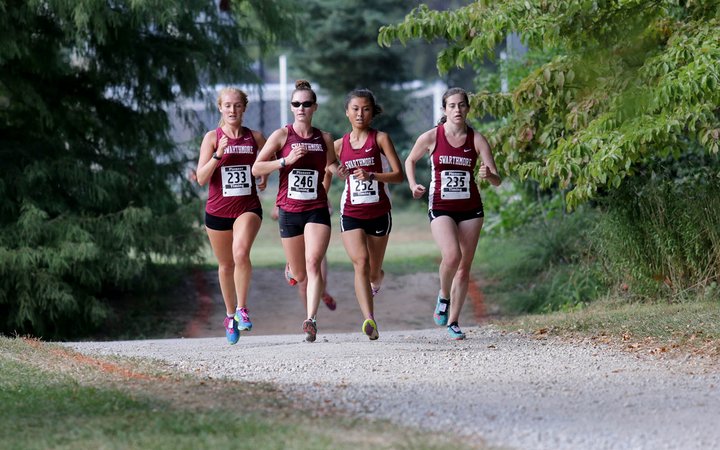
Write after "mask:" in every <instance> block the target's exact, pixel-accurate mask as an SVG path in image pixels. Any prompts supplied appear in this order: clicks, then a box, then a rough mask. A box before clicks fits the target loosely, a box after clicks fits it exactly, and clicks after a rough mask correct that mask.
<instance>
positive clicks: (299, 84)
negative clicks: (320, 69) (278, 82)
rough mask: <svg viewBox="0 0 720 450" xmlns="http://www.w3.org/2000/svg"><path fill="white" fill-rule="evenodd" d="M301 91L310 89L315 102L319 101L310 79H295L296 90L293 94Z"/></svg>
mask: <svg viewBox="0 0 720 450" xmlns="http://www.w3.org/2000/svg"><path fill="white" fill-rule="evenodd" d="M300 91H309V92H310V93H311V94H312V99H313V102H315V103H317V95H316V94H315V91H313V89H312V86H310V82H309V81H308V80H297V81H295V90H294V91H293V93H292V95H293V96H294V95H295V93H297V92H300ZM291 97H292V96H291Z"/></svg>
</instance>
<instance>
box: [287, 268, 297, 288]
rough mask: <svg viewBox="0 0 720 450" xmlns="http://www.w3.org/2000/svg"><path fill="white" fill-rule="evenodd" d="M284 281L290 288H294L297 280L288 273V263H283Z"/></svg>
mask: <svg viewBox="0 0 720 450" xmlns="http://www.w3.org/2000/svg"><path fill="white" fill-rule="evenodd" d="M285 279H286V280H287V283H288V284H289V285H290V286H295V285H296V284H297V280H296V279H295V278H293V276H292V274H291V273H290V263H285Z"/></svg>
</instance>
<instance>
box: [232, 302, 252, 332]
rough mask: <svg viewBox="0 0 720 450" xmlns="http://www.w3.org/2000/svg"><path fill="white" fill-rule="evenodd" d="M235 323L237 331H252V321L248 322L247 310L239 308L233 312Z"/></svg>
mask: <svg viewBox="0 0 720 450" xmlns="http://www.w3.org/2000/svg"><path fill="white" fill-rule="evenodd" d="M235 321H236V322H237V323H238V330H240V331H250V330H252V321H251V320H250V316H248V310H247V308H240V309H238V310H236V311H235Z"/></svg>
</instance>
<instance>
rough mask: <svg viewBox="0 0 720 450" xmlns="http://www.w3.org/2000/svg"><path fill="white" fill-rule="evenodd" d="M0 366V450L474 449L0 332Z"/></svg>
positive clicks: (272, 395)
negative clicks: (451, 447) (150, 449)
mask: <svg viewBox="0 0 720 450" xmlns="http://www.w3.org/2000/svg"><path fill="white" fill-rule="evenodd" d="M0 367H1V368H2V370H0V436H3V440H2V443H1V444H0V447H2V448H22V449H46V448H56V449H65V448H67V449H97V448H123V449H126V448H130V449H135V448H137V449H145V448H153V449H165V448H168V449H169V448H172V449H186V448H187V449H203V448H221V447H225V448H229V447H230V448H235V449H310V448H313V449H343V448H352V449H365V448H367V449H370V448H378V449H382V448H387V449H395V448H397V449H415V448H418V449H440V448H447V446H448V445H451V446H453V447H455V448H460V449H466V448H482V447H479V446H475V445H473V444H472V443H463V442H448V438H447V436H438V437H436V436H433V435H430V434H427V433H422V432H420V431H416V430H412V429H404V428H400V427H397V426H394V425H390V424H387V423H384V422H380V421H368V420H358V419H354V418H353V417H351V416H348V415H347V414H344V413H343V412H342V411H332V410H329V409H328V408H327V407H324V406H323V405H321V404H318V403H317V401H316V400H312V399H292V398H289V397H287V396H286V395H284V393H283V392H282V391H280V390H278V389H277V388H276V387H275V386H273V385H270V384H264V383H243V382H239V381H230V380H213V379H203V378H199V377H197V376H192V375H189V374H177V373H174V372H173V370H172V368H171V367H167V366H164V365H163V364H162V363H157V362H149V361H144V360H137V359H126V358H123V359H112V360H111V359H96V358H91V357H88V356H84V355H81V354H78V353H75V352H73V351H71V350H69V349H67V348H65V347H61V346H58V345H55V344H48V343H43V342H41V341H37V340H29V339H22V338H6V337H1V336H0ZM309 411H310V413H308V412H309Z"/></svg>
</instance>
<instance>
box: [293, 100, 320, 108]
mask: <svg viewBox="0 0 720 450" xmlns="http://www.w3.org/2000/svg"><path fill="white" fill-rule="evenodd" d="M290 104H291V105H293V106H294V107H295V108H299V107H300V105H302V107H303V108H309V107H311V106H312V105H314V104H315V102H313V101H307V102H290Z"/></svg>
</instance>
